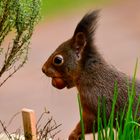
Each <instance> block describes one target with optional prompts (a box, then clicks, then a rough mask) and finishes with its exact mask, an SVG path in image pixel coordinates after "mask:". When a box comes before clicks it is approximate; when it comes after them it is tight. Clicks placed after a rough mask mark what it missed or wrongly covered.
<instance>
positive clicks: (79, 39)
mask: <svg viewBox="0 0 140 140" xmlns="http://www.w3.org/2000/svg"><path fill="white" fill-rule="evenodd" d="M85 46H86V37H85V35H84V33H83V32H78V33H77V34H76V35H75V37H74V49H75V50H76V54H77V56H78V57H79V58H80V56H81V53H82V52H83V49H84V47H85Z"/></svg>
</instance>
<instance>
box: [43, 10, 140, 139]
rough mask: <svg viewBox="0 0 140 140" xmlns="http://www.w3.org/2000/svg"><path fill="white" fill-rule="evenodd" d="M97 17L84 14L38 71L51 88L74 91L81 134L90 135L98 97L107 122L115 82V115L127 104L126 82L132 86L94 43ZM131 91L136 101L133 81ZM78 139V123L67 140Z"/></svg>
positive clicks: (139, 86)
mask: <svg viewBox="0 0 140 140" xmlns="http://www.w3.org/2000/svg"><path fill="white" fill-rule="evenodd" d="M98 14H99V11H98V10H96V11H92V12H89V13H87V14H86V15H85V16H84V17H83V18H82V19H81V21H80V22H79V23H78V25H77V27H76V29H75V31H74V34H73V36H72V37H71V38H70V39H69V40H67V41H65V42H64V43H62V44H61V45H60V46H59V47H58V48H57V49H56V50H55V51H54V52H53V54H52V55H51V56H50V57H49V58H48V60H47V61H46V62H45V64H44V65H43V67H42V71H43V72H44V73H45V74H46V75H47V76H48V77H51V78H52V85H53V86H54V87H55V88H58V89H63V88H65V87H67V88H68V89H69V88H72V87H76V88H77V90H78V92H79V94H80V98H81V104H82V108H83V120H84V127H85V133H92V131H93V122H95V124H96V122H97V113H98V97H100V99H101V100H102V99H103V97H105V99H106V113H107V119H108V118H109V115H110V112H111V106H112V101H113V95H114V84H115V81H116V82H117V85H118V98H117V101H116V106H115V112H117V111H119V110H120V109H121V108H123V107H124V106H125V104H126V102H127V100H128V93H127V91H128V87H127V80H128V81H129V84H130V85H131V84H132V78H130V77H129V76H127V75H126V74H124V73H122V72H120V71H118V70H117V69H116V68H114V67H112V66H110V65H108V63H107V62H106V61H105V60H104V58H103V57H102V56H101V54H100V53H99V51H98V49H97V47H96V45H95V43H94V42H95V32H96V27H97V21H98ZM135 88H136V97H135V99H136V100H137V99H138V94H139V93H140V82H138V81H136V83H135ZM134 109H135V108H134ZM139 110H140V109H139ZM114 127H115V126H114ZM96 131H97V125H96V127H95V132H96ZM80 136H81V126H80V122H79V123H78V124H77V126H76V128H75V129H74V130H73V131H72V133H71V134H70V136H69V140H78V139H79V138H80Z"/></svg>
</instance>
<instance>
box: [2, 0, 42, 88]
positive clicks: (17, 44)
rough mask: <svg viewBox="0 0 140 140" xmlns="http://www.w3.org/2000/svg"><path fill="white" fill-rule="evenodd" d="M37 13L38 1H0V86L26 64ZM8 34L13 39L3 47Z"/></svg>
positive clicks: (38, 10)
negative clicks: (10, 34)
mask: <svg viewBox="0 0 140 140" xmlns="http://www.w3.org/2000/svg"><path fill="white" fill-rule="evenodd" d="M39 13H40V0H0V78H1V79H2V80H1V83H0V86H2V85H3V84H4V83H5V82H6V81H7V79H9V78H10V77H11V76H12V75H13V74H15V72H17V71H18V70H19V69H20V68H21V67H23V65H24V64H25V63H26V61H27V56H28V49H29V43H30V39H31V37H32V34H33V30H34V27H35V24H36V23H37V22H38V20H39V17H40V14H39ZM10 32H12V34H13V38H12V40H11V41H10V42H9V45H8V46H3V42H4V39H5V38H6V36H7V35H8V34H9V33H10ZM7 72H8V73H7ZM4 75H5V76H4ZM2 76H4V78H2Z"/></svg>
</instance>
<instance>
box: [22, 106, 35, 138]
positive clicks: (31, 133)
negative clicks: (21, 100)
mask: <svg viewBox="0 0 140 140" xmlns="http://www.w3.org/2000/svg"><path fill="white" fill-rule="evenodd" d="M22 118H23V127H24V136H25V140H37V136H36V118H35V112H34V111H33V110H30V109H26V108H24V109H22Z"/></svg>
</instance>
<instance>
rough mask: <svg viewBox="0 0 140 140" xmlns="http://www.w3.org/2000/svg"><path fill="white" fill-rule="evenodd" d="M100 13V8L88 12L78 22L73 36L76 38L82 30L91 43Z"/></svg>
mask: <svg viewBox="0 0 140 140" xmlns="http://www.w3.org/2000/svg"><path fill="white" fill-rule="evenodd" d="M98 13H99V10H96V11H92V12H89V13H87V14H86V15H85V16H84V17H83V18H82V19H81V21H80V22H79V23H78V25H77V27H76V29H75V32H74V36H73V37H74V38H75V36H77V34H78V33H79V32H82V33H84V35H85V37H86V40H87V43H91V41H92V38H93V36H94V33H95V30H96V26H97V19H98Z"/></svg>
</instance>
